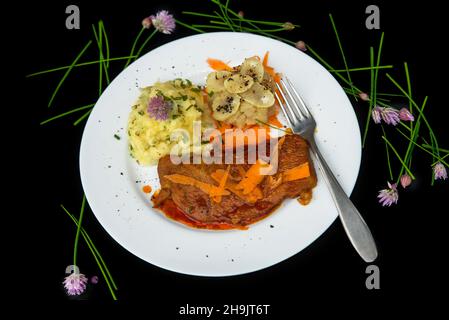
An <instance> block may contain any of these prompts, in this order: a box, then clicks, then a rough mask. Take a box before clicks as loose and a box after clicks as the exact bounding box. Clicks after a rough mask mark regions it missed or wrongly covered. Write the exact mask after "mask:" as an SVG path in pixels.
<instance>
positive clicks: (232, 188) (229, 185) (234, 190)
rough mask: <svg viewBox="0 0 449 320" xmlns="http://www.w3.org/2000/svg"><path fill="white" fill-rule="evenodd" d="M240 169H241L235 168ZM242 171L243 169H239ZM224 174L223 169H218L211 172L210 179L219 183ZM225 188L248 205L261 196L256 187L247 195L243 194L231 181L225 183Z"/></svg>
mask: <svg viewBox="0 0 449 320" xmlns="http://www.w3.org/2000/svg"><path fill="white" fill-rule="evenodd" d="M237 168H241V167H237ZM241 169H242V170H243V168H241ZM224 174H225V171H224V170H223V169H218V170H217V171H215V172H213V173H212V174H211V177H212V179H214V180H215V181H217V182H219V181H221V179H222V178H223V176H224ZM243 174H245V170H243ZM225 188H226V189H228V190H229V191H231V192H232V193H234V194H235V195H236V196H237V197H239V198H240V199H242V200H244V201H246V202H248V203H255V202H256V201H257V200H259V199H262V197H263V194H262V191H261V190H260V188H258V187H256V188H254V189H253V191H251V192H250V193H248V194H243V192H242V190H238V189H237V183H235V182H232V181H229V180H228V181H227V182H226V185H225Z"/></svg>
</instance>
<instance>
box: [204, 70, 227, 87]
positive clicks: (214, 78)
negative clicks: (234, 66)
mask: <svg viewBox="0 0 449 320" xmlns="http://www.w3.org/2000/svg"><path fill="white" fill-rule="evenodd" d="M230 76H231V73H230V72H229V71H216V72H211V73H209V74H208V75H207V80H206V88H207V91H208V92H220V91H223V90H225V87H224V81H225V80H226V79H227V78H228V77H230Z"/></svg>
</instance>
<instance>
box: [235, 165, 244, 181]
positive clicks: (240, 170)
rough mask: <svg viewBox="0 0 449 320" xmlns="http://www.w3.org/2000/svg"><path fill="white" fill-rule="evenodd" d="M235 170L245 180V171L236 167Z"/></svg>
mask: <svg viewBox="0 0 449 320" xmlns="http://www.w3.org/2000/svg"><path fill="white" fill-rule="evenodd" d="M237 170H238V171H239V174H240V176H241V177H242V179H243V178H245V174H246V171H245V169H243V168H242V167H241V166H237Z"/></svg>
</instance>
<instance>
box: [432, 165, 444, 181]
mask: <svg viewBox="0 0 449 320" xmlns="http://www.w3.org/2000/svg"><path fill="white" fill-rule="evenodd" d="M433 173H434V175H435V180H439V179H441V180H446V179H447V171H446V168H445V167H444V165H443V164H442V163H441V162H438V163H437V164H436V165H435V166H434V167H433Z"/></svg>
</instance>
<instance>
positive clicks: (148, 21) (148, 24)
mask: <svg viewBox="0 0 449 320" xmlns="http://www.w3.org/2000/svg"><path fill="white" fill-rule="evenodd" d="M142 27H144V28H145V29H150V27H151V18H150V17H146V18H145V19H143V20H142Z"/></svg>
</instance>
